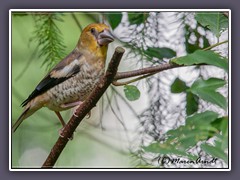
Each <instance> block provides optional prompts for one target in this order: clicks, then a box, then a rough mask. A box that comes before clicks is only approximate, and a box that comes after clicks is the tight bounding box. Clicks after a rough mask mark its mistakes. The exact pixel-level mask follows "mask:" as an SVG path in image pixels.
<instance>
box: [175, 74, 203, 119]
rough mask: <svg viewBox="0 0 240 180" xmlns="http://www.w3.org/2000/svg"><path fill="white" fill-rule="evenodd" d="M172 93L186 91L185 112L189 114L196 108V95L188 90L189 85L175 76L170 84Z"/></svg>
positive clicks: (195, 110)
mask: <svg viewBox="0 0 240 180" xmlns="http://www.w3.org/2000/svg"><path fill="white" fill-rule="evenodd" d="M171 92H172V93H186V113H187V115H188V116H189V115H191V114H193V113H195V112H197V110H198V100H199V98H198V96H197V95H195V94H193V93H192V92H190V91H189V87H188V86H187V85H186V83H185V82H184V81H182V80H181V79H179V78H176V79H175V81H174V82H173V83H172V85H171Z"/></svg>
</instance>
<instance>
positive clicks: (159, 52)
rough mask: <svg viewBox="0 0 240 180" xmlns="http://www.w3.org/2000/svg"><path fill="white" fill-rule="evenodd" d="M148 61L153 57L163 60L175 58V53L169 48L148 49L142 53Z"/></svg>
mask: <svg viewBox="0 0 240 180" xmlns="http://www.w3.org/2000/svg"><path fill="white" fill-rule="evenodd" d="M143 52H144V54H146V55H147V56H148V58H149V60H150V59H152V58H153V57H155V58H158V59H163V58H172V57H175V56H176V52H175V51H173V50H172V49H170V48H155V47H148V49H147V50H145V51H143Z"/></svg>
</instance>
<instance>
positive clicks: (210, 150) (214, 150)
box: [201, 143, 228, 163]
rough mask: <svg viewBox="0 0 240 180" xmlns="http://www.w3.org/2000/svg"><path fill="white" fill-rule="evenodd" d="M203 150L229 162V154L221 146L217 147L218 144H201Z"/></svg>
mask: <svg viewBox="0 0 240 180" xmlns="http://www.w3.org/2000/svg"><path fill="white" fill-rule="evenodd" d="M201 148H202V150H204V151H205V152H206V153H208V154H210V155H212V156H213V157H218V158H220V159H222V160H224V161H225V163H228V156H227V154H225V152H224V151H223V150H222V149H221V148H217V147H216V146H212V145H209V144H207V143H204V144H201Z"/></svg>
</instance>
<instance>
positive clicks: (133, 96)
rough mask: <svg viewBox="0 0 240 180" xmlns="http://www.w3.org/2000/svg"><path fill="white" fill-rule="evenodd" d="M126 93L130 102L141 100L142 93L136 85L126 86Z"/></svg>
mask: <svg viewBox="0 0 240 180" xmlns="http://www.w3.org/2000/svg"><path fill="white" fill-rule="evenodd" d="M124 93H125V96H126V98H127V99H128V100H129V101H135V100H137V99H139V97H140V94H141V93H140V91H139V90H138V88H137V87H136V86H134V85H125V86H124Z"/></svg>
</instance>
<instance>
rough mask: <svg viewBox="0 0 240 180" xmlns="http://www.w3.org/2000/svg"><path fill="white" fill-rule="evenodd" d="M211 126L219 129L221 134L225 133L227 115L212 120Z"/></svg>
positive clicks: (226, 129)
mask: <svg viewBox="0 0 240 180" xmlns="http://www.w3.org/2000/svg"><path fill="white" fill-rule="evenodd" d="M211 124H212V126H214V127H215V128H217V129H218V130H219V131H221V132H222V134H226V133H227V131H228V117H227V116H225V117H221V118H218V119H216V120H215V121H213V122H212V123H211Z"/></svg>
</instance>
